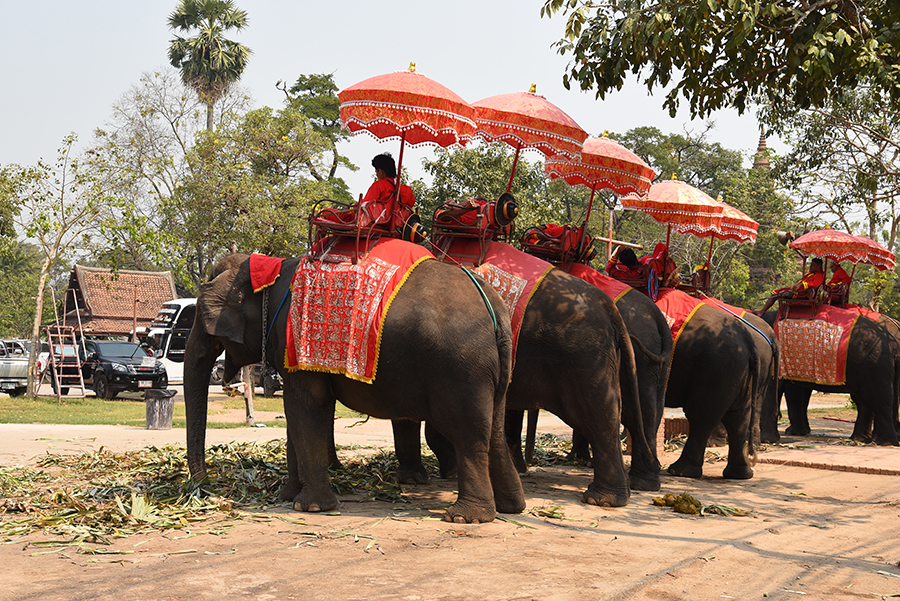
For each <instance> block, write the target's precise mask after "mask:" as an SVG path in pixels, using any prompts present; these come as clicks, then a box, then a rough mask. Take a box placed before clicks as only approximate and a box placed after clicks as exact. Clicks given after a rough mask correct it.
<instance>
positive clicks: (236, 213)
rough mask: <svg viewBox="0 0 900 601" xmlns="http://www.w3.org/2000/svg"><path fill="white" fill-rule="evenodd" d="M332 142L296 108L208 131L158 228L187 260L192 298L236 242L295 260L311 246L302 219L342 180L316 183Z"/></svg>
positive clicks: (258, 113) (253, 114)
mask: <svg viewBox="0 0 900 601" xmlns="http://www.w3.org/2000/svg"><path fill="white" fill-rule="evenodd" d="M328 149H329V144H328V141H327V140H326V139H325V138H324V137H323V136H321V135H320V134H319V133H318V132H316V131H315V130H314V128H313V127H312V125H311V124H310V122H309V120H308V119H307V118H306V117H305V116H303V115H302V114H301V113H300V112H299V111H298V110H297V109H294V108H291V107H286V108H284V109H282V110H280V111H274V110H273V109H271V108H269V107H264V108H261V109H257V110H254V111H250V112H248V113H247V114H246V115H244V117H243V118H242V119H241V120H240V121H239V122H237V123H235V124H233V125H231V126H229V127H227V128H221V129H219V130H218V131H216V133H215V134H210V133H209V132H203V133H202V134H201V135H200V136H199V137H198V141H197V144H196V145H195V146H194V147H193V148H192V149H191V150H190V151H189V152H188V155H187V164H188V171H187V173H186V174H185V177H184V179H183V180H182V181H181V182H180V183H179V186H178V187H177V188H176V190H175V192H174V194H173V195H172V196H170V197H168V198H166V199H165V200H164V201H163V203H162V205H161V211H162V215H163V221H162V224H161V227H162V229H163V230H165V231H166V232H168V233H170V234H171V242H172V251H173V252H174V253H176V254H178V255H179V256H181V257H184V258H185V259H186V268H187V272H188V274H189V277H190V281H189V282H188V285H189V286H190V288H191V289H192V290H194V291H196V290H197V289H198V288H199V285H200V283H201V282H202V281H204V280H205V279H206V278H207V277H208V276H209V272H210V270H211V268H212V267H213V265H214V264H215V263H216V262H217V261H218V260H219V259H220V258H221V257H222V256H223V255H224V254H226V253H228V252H230V250H231V245H232V243H235V244H237V246H238V248H240V249H241V250H242V251H244V252H250V251H254V252H260V253H265V254H270V255H280V256H292V255H297V254H300V253H301V252H303V251H304V250H305V249H306V245H307V223H306V220H305V219H304V217H305V216H307V215H308V214H309V213H310V211H311V208H312V204H313V202H314V201H315V200H317V199H320V198H323V197H329V196H333V195H334V194H333V192H334V191H335V189H336V187H338V188H340V187H344V188H345V187H346V185H345V184H344V183H343V181H342V180H338V181H337V182H329V181H322V182H318V181H316V180H315V179H314V178H312V177H311V175H310V169H309V165H313V166H314V167H317V168H319V169H321V168H322V162H323V161H322V153H324V152H327V150H328Z"/></svg>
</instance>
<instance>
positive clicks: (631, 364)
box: [610, 303, 659, 489]
mask: <svg viewBox="0 0 900 601" xmlns="http://www.w3.org/2000/svg"><path fill="white" fill-rule="evenodd" d="M610 304H611V305H612V310H611V311H610V315H611V317H612V318H613V323H614V325H615V326H616V329H617V330H618V332H619V388H620V392H621V395H622V424H624V426H625V428H627V429H628V432H629V433H630V434H631V476H632V478H631V479H632V488H634V487H635V486H636V479H641V480H644V479H647V480H648V481H649V482H654V481H656V480H658V473H659V464H658V463H657V461H656V460H655V455H654V453H653V452H652V451H651V449H650V444H649V443H648V442H647V436H646V434H645V433H644V420H643V417H642V415H641V399H640V388H639V386H638V379H637V362H636V360H635V358H634V347H633V346H632V344H631V341H632V338H631V336H630V335H629V334H628V329H627V328H626V326H625V320H623V319H622V314H621V313H619V310H618V309H617V308H616V306H615V305H614V304H612V303H610ZM653 486H656V485H655V484H650V485H649V489H653ZM647 487H648V486H647V484H644V485H643V486H640V488H647ZM657 488H658V487H657Z"/></svg>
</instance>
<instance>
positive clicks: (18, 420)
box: [0, 393, 362, 428]
mask: <svg viewBox="0 0 900 601" xmlns="http://www.w3.org/2000/svg"><path fill="white" fill-rule="evenodd" d="M179 398H181V397H179ZM233 409H239V410H243V409H244V399H243V398H242V397H222V396H218V397H217V398H215V399H213V398H211V399H210V404H209V414H210V415H213V414H215V413H222V412H223V411H227V410H233ZM253 409H254V411H256V412H263V411H264V412H275V413H278V414H282V412H283V410H284V404H283V399H282V397H281V396H277V397H272V398H266V397H263V396H257V397H255V398H254V399H253ZM335 415H336V416H337V417H351V418H360V417H362V416H361V414H359V413H357V412H356V411H353V410H351V409H348V408H347V407H345V406H344V405H341V404H340V403H338V404H337V406H336V407H335ZM146 416H147V409H146V406H145V405H144V399H143V397H142V396H139V395H133V396H131V395H127V393H126V394H125V395H122V396H121V397H120V398H116V399H112V400H106V399H100V398H97V397H95V396H93V395H91V394H88V395H87V396H86V397H85V398H83V399H81V398H78V397H63V399H62V401H61V402H60V401H58V400H57V398H56V397H47V396H39V397H24V396H22V397H8V396H0V423H4V424H67V425H88V426H91V425H107V426H117V425H118V426H136V427H144V425H145V423H146ZM260 423H264V424H266V425H267V426H269V427H284V425H285V421H284V419H278V420H265V421H262V422H260ZM244 426H246V424H245V423H244V420H243V414H241V416H240V417H237V418H235V419H234V421H228V422H213V421H209V422H208V423H207V426H206V427H207V428H240V427H244ZM172 427H173V428H184V427H185V416H184V402H183V401H176V402H175V412H174V415H173V417H172Z"/></svg>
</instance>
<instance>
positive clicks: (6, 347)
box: [0, 340, 28, 396]
mask: <svg viewBox="0 0 900 601" xmlns="http://www.w3.org/2000/svg"><path fill="white" fill-rule="evenodd" d="M27 387H28V347H27V346H26V345H25V343H24V342H23V341H21V340H0V391H2V392H5V393H7V394H9V395H10V396H21V395H23V394H25V390H26V388H27Z"/></svg>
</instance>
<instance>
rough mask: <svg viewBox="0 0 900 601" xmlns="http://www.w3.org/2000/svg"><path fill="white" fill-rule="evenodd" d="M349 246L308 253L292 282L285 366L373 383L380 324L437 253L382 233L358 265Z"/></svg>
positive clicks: (376, 368)
mask: <svg viewBox="0 0 900 601" xmlns="http://www.w3.org/2000/svg"><path fill="white" fill-rule="evenodd" d="M346 251H347V249H344V248H341V249H339V250H335V249H332V250H331V251H329V253H328V254H327V255H326V256H325V257H324V260H319V261H310V260H309V259H307V258H304V259H302V260H301V261H300V264H299V265H298V266H297V271H296V272H295V273H294V280H293V282H292V283H291V293H292V296H291V307H290V312H289V314H288V325H287V339H288V345H287V349H286V350H285V367H287V368H288V369H290V370H298V369H304V370H311V371H324V372H329V373H339V374H344V375H345V376H347V377H348V378H352V379H354V380H360V381H363V382H365V383H367V384H371V383H372V382H373V381H374V380H375V375H376V372H377V370H378V354H379V347H380V343H381V324H382V323H384V318H385V316H386V315H387V311H388V309H389V308H390V305H391V301H392V300H393V298H394V296H395V295H396V294H397V292H398V291H399V290H400V288H401V287H402V286H403V284H404V282H406V279H407V278H408V277H409V274H410V273H411V272H412V270H413V269H415V268H416V266H418V265H419V264H421V263H422V261H425V260H428V259H433V258H434V257H433V256H432V255H431V253H429V252H428V251H427V250H425V248H423V247H421V246H419V245H417V244H412V243H410V242H404V241H403V240H398V239H396V238H382V239H381V240H379V241H377V242H375V243H374V244H373V247H372V249H371V250H370V251H369V252H368V253H366V254H364V255H361V256H360V259H359V261H358V262H357V264H356V265H353V264H352V262H351V259H352V253H351V252H346Z"/></svg>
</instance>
